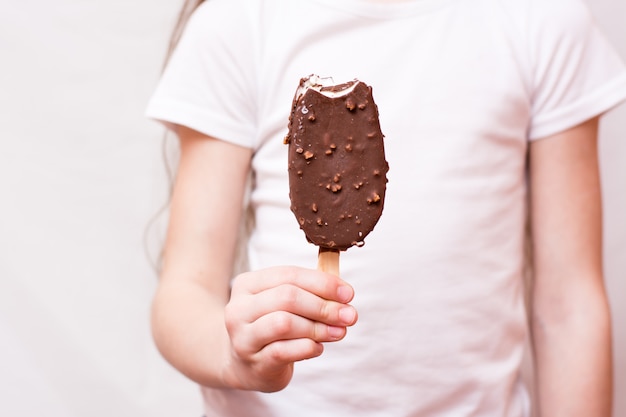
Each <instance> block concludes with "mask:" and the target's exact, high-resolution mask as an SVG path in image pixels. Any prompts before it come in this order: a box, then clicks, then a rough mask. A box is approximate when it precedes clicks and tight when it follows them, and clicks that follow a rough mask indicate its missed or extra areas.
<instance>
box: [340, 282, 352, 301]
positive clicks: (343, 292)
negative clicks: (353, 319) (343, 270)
mask: <svg viewBox="0 0 626 417" xmlns="http://www.w3.org/2000/svg"><path fill="white" fill-rule="evenodd" d="M337 297H338V298H339V301H346V302H347V301H349V300H350V299H351V298H352V288H350V287H348V286H347V285H340V286H339V288H337Z"/></svg>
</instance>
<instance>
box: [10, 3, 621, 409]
mask: <svg viewBox="0 0 626 417" xmlns="http://www.w3.org/2000/svg"><path fill="white" fill-rule="evenodd" d="M179 5H180V0H177V1H173V2H172V1H168V0H133V1H128V0H109V1H104V0H100V1H95V0H94V1H84V0H83V1H78V0H73V1H72V0H57V1H44V0H21V1H9V0H4V1H3V2H2V12H1V13H0V195H1V196H2V197H1V198H2V204H1V205H0V415H2V416H15V417H22V416H35V415H46V416H47V417H84V416H89V417H105V416H106V417H111V416H116V417H117V416H133V417H140V416H146V417H147V416H150V417H160V416H163V417H165V416H200V414H201V409H200V404H199V396H198V393H197V390H196V388H195V386H193V384H191V383H189V382H187V381H186V380H184V379H183V378H182V377H181V376H179V375H178V374H176V373H175V372H174V371H173V370H172V369H171V368H170V367H169V366H168V365H166V364H165V363H164V362H163V360H162V359H161V358H160V357H159V355H158V353H157V352H156V351H155V349H154V347H153V345H152V342H151V339H150V336H149V329H148V325H147V323H148V309H149V302H150V298H151V295H152V292H153V290H154V287H155V282H156V277H155V275H154V272H153V270H152V268H151V265H150V263H149V261H148V258H147V256H146V254H145V251H144V232H145V230H146V224H147V222H148V221H149V219H150V218H151V217H152V216H153V215H154V214H155V212H156V211H157V210H158V208H159V206H160V204H161V203H162V202H163V201H164V199H165V194H166V183H167V181H166V179H165V175H164V171H163V167H162V162H161V155H160V153H161V141H160V135H161V129H160V127H159V126H157V125H156V124H153V123H151V122H149V121H147V120H145V119H144V118H143V115H142V113H143V108H144V106H145V102H146V100H147V98H148V96H149V94H150V92H151V90H152V88H153V86H154V83H155V81H156V79H157V77H158V74H159V71H160V65H161V60H162V57H163V53H164V45H165V42H166V39H167V36H168V33H169V30H170V28H171V26H172V24H173V21H174V17H175V13H176V10H177V9H178V7H179ZM591 6H592V8H593V10H594V11H595V12H596V15H597V17H598V20H599V21H600V23H601V25H602V26H603V27H604V28H605V29H606V33H607V35H608V36H609V37H610V38H612V40H613V41H614V43H615V44H616V45H617V46H618V48H619V49H620V51H621V53H622V55H623V56H624V57H625V58H626V25H625V24H624V22H626V3H625V2H624V1H623V0H593V4H592V5H591ZM625 139H626V106H625V105H622V106H621V107H620V108H618V109H617V110H615V111H614V112H613V113H611V114H610V115H609V116H608V117H607V118H606V119H605V121H604V122H603V124H602V149H601V151H602V162H603V171H602V173H603V182H604V186H605V204H606V205H605V212H606V216H605V225H606V236H605V243H606V245H605V246H606V276H607V284H608V288H609V293H610V296H611V300H612V302H613V311H614V331H615V352H616V364H615V374H616V387H615V390H616V391H615V394H616V395H615V397H616V412H615V416H616V417H617V416H624V415H626V291H625V290H626V282H625V281H624V277H625V275H626V256H624V254H626V219H625V218H624V216H623V213H626V193H624V190H625V189H626V140H625ZM162 229H163V226H162V223H158V224H157V227H155V228H152V229H150V233H149V234H148V239H147V241H148V246H149V247H150V248H152V249H154V248H155V247H157V244H158V241H159V239H160V238H161V237H162V232H163V230H162ZM152 256H154V250H152Z"/></svg>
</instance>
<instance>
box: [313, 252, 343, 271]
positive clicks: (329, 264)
mask: <svg viewBox="0 0 626 417" xmlns="http://www.w3.org/2000/svg"><path fill="white" fill-rule="evenodd" d="M317 269H318V270H319V271H324V272H328V273H329V274H333V275H336V276H339V251H338V250H337V249H328V248H322V247H320V250H319V253H318V255H317Z"/></svg>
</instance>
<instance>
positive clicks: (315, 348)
mask: <svg viewBox="0 0 626 417" xmlns="http://www.w3.org/2000/svg"><path fill="white" fill-rule="evenodd" d="M323 352H324V346H323V345H322V344H321V343H318V342H315V341H313V340H311V339H306V338H304V339H290V340H278V341H276V342H273V343H270V344H269V345H267V346H265V347H264V348H263V349H262V350H261V351H260V352H259V353H258V355H257V359H258V360H260V361H263V362H264V363H265V364H267V366H268V367H279V366H282V365H284V364H288V363H293V362H298V361H302V360H306V359H312V358H316V357H318V356H320V355H321V354H322V353H323Z"/></svg>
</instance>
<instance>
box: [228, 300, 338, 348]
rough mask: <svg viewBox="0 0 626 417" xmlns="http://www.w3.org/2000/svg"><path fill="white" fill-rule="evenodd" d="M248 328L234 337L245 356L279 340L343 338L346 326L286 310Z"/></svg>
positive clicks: (234, 341) (317, 340)
mask: <svg viewBox="0 0 626 417" xmlns="http://www.w3.org/2000/svg"><path fill="white" fill-rule="evenodd" d="M247 327H248V329H247V331H246V332H245V333H241V334H240V336H239V337H238V339H237V340H233V344H234V345H235V350H237V352H238V353H239V354H240V355H242V356H244V355H249V354H253V353H254V352H258V351H260V350H262V349H263V348H264V347H265V346H267V345H269V344H270V343H273V342H276V341H279V340H290V339H303V338H307V339H311V340H313V341H315V342H319V343H323V342H335V341H338V340H341V339H343V338H344V337H345V335H346V328H345V327H343V326H329V325H327V324H324V323H320V322H315V321H311V320H308V319H305V318H304V317H301V316H297V315H295V314H291V313H287V312H284V311H276V312H273V313H270V314H267V315H265V316H262V317H261V318H259V319H258V320H257V321H255V322H254V323H251V324H249V325H247Z"/></svg>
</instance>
